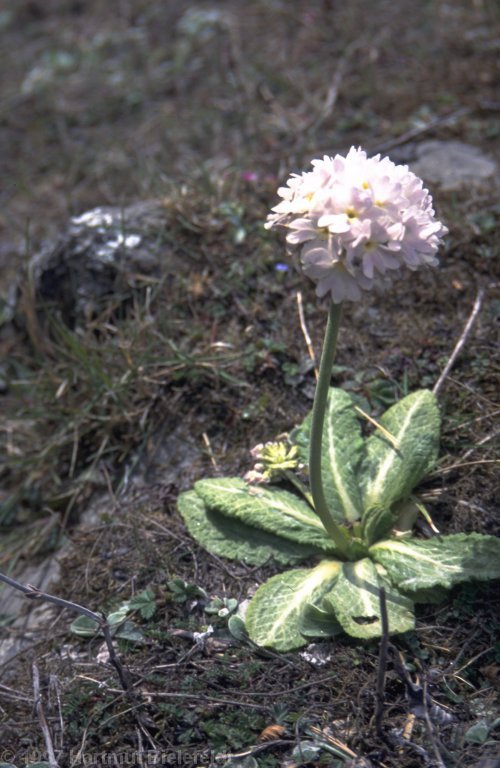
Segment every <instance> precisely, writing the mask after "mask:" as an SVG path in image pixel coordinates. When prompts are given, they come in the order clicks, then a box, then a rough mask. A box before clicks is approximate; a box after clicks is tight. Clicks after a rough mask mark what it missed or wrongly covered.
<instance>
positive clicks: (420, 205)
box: [265, 147, 448, 303]
mask: <svg viewBox="0 0 500 768" xmlns="http://www.w3.org/2000/svg"><path fill="white" fill-rule="evenodd" d="M312 166H313V170H312V171H307V172H305V173H302V174H292V175H291V177H290V178H289V179H288V181H287V186H286V187H280V188H279V189H278V195H279V196H280V197H281V198H282V200H281V202H279V203H278V204H277V205H276V206H275V207H274V208H273V209H272V210H273V213H272V214H270V215H269V216H268V219H267V222H266V225H265V226H266V228H267V229H270V228H271V227H276V226H281V227H285V228H286V229H287V236H286V240H287V243H288V244H289V245H290V246H292V248H293V249H294V250H297V251H298V252H299V255H300V261H301V265H302V268H303V271H304V273H305V274H306V275H307V276H308V277H310V278H311V279H312V280H313V281H314V282H315V283H316V293H317V295H318V296H325V295H327V294H330V295H331V298H332V300H333V301H334V302H335V303H340V302H342V301H344V300H349V301H358V300H359V299H360V298H361V296H362V291H364V290H370V289H371V288H373V287H374V286H375V285H383V284H384V283H385V282H387V273H389V272H392V271H394V270H397V269H400V268H401V267H408V268H409V269H411V270H414V269H417V268H418V267H420V266H424V265H432V266H435V265H436V264H437V263H438V262H437V258H436V253H437V250H438V248H439V246H440V244H441V242H442V237H443V236H444V235H445V234H446V233H447V231H448V230H447V228H446V227H445V226H443V224H441V223H440V222H439V221H437V220H436V218H435V216H434V210H433V208H432V198H431V196H430V194H429V192H428V191H427V190H426V189H425V188H424V185H423V182H422V180H421V179H419V178H418V176H416V175H415V174H414V173H412V172H411V171H409V170H408V167H407V166H406V165H395V164H394V163H393V162H392V161H391V160H389V158H387V157H385V158H382V159H381V158H380V155H376V156H375V157H371V158H369V157H368V156H367V154H366V152H364V151H363V150H362V149H355V148H354V147H352V148H351V149H350V150H349V152H348V154H347V156H346V157H341V156H340V155H336V156H335V157H328V156H326V155H325V157H323V159H322V160H313V161H312Z"/></svg>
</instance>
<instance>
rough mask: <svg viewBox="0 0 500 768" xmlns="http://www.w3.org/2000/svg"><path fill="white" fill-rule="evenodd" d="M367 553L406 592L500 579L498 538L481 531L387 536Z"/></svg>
mask: <svg viewBox="0 0 500 768" xmlns="http://www.w3.org/2000/svg"><path fill="white" fill-rule="evenodd" d="M370 556H371V557H372V558H373V559H374V560H376V561H377V563H381V564H382V565H383V566H384V568H385V569H386V571H387V573H388V575H389V577H390V579H391V581H392V582H393V583H394V584H397V586H398V587H399V588H400V589H403V590H405V591H406V592H416V591H417V590H421V589H429V588H431V587H445V588H447V589H449V588H450V587H452V586H453V585H454V584H458V583H460V582H462V581H469V580H471V581H472V580H480V581H487V580H489V579H498V578H500V539H497V538H496V537H495V536H485V535H482V534H480V533H452V534H450V535H449V536H443V537H441V538H437V537H436V538H433V539H427V540H425V541H423V540H421V539H387V540H385V541H379V542H377V544H374V545H373V546H371V547H370Z"/></svg>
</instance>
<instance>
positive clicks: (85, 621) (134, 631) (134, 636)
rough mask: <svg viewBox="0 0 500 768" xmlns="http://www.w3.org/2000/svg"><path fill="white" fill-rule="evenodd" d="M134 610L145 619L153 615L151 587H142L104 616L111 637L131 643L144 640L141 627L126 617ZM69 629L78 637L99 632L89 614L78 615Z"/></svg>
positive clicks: (154, 602) (153, 603)
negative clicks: (141, 589) (140, 590)
mask: <svg viewBox="0 0 500 768" xmlns="http://www.w3.org/2000/svg"><path fill="white" fill-rule="evenodd" d="M135 611H138V612H139V614H140V615H141V617H142V618H143V619H145V620H146V621H148V620H149V619H151V618H152V617H153V615H154V613H155V611H156V600H155V596H154V593H153V591H152V590H151V589H144V590H143V591H142V592H139V593H138V594H137V595H134V596H133V597H131V598H130V600H127V601H126V602H124V603H122V604H121V605H120V606H119V607H118V608H117V609H116V610H114V611H112V613H110V614H109V615H108V616H107V617H106V618H107V621H108V624H109V628H110V632H111V635H112V637H116V638H118V639H120V640H128V641H129V642H132V643H142V642H144V633H143V631H142V629H141V628H140V627H139V626H138V625H137V624H136V623H135V622H134V621H132V619H130V618H128V617H129V615H130V614H131V613H133V612H135ZM70 630H71V632H73V634H74V635H78V637H95V636H96V635H97V634H98V633H99V632H100V627H99V625H98V623H97V621H95V620H94V619H91V618H90V617H89V616H78V618H77V619H75V620H74V621H73V622H72V623H71V626H70Z"/></svg>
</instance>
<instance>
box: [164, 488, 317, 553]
mask: <svg viewBox="0 0 500 768" xmlns="http://www.w3.org/2000/svg"><path fill="white" fill-rule="evenodd" d="M177 506H178V509H179V512H180V514H181V515H182V518H183V520H184V522H185V523H186V526H187V528H188V530H189V533H190V534H191V536H193V538H194V539H196V541H198V542H199V543H200V544H201V545H202V546H203V547H205V549H208V551H209V552H213V554H214V555H219V556H220V557H227V558H229V559H230V560H243V562H245V563H248V564H249V565H263V564H264V563H266V562H268V561H270V560H272V559H273V560H274V561H275V562H276V563H279V564H280V565H293V564H295V563H300V562H301V561H302V560H305V559H306V558H308V557H310V556H311V555H317V554H322V552H321V550H320V549H318V548H317V547H313V546H310V545H306V544H298V543H295V542H293V541H288V540H287V539H282V538H280V537H279V536H276V535H275V534H272V533H266V531H261V530H259V529H257V528H252V527H251V526H250V525H245V523H242V522H240V521H239V520H232V519H231V518H229V517H225V516H224V515H223V514H221V513H220V512H216V511H215V510H212V509H207V507H206V505H205V503H204V502H203V500H202V499H201V498H200V496H198V494H197V493H196V491H187V492H186V493H182V494H181V495H180V496H179V498H178V500H177Z"/></svg>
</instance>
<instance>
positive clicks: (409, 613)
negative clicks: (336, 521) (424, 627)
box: [320, 558, 415, 639]
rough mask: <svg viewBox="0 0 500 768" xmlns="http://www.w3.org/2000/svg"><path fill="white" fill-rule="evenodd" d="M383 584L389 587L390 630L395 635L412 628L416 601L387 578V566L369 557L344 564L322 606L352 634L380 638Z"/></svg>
mask: <svg viewBox="0 0 500 768" xmlns="http://www.w3.org/2000/svg"><path fill="white" fill-rule="evenodd" d="M381 586H383V587H385V590H386V602H387V615H388V618H389V632H390V633H391V634H396V633H399V632H407V631H408V630H410V629H413V627H414V626H415V616H414V614H413V602H412V601H411V600H410V599H409V598H408V597H405V596H404V595H401V594H400V593H399V592H398V591H397V590H396V589H395V588H394V587H393V586H392V584H391V583H390V582H389V581H388V579H386V578H385V575H384V569H383V568H381V567H380V566H376V565H375V564H374V563H372V561H371V560H369V559H368V558H364V559H363V560H358V561H357V562H355V563H344V564H343V566H342V572H341V573H340V574H339V577H338V579H337V581H336V582H335V584H334V585H333V589H331V590H330V592H328V594H326V595H325V596H324V598H323V600H322V601H321V603H320V607H321V608H323V609H325V608H326V609H330V610H331V611H332V612H333V613H334V614H335V617H336V619H338V621H339V622H340V624H341V626H342V628H343V630H344V631H345V632H347V633H348V634H349V635H352V636H353V637H359V638H364V639H368V638H370V637H380V635H381V634H382V622H381V619H380V592H379V588H380V587H381Z"/></svg>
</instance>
